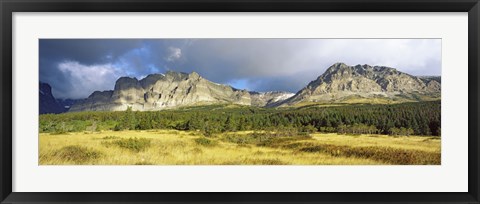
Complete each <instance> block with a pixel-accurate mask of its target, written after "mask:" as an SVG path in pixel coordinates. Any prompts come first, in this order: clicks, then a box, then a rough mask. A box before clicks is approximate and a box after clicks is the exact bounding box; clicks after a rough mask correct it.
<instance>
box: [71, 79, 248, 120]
mask: <svg viewBox="0 0 480 204" xmlns="http://www.w3.org/2000/svg"><path fill="white" fill-rule="evenodd" d="M223 103H225V104H229V103H232V104H240V105H251V98H250V94H249V92H247V91H245V90H238V89H234V88H232V87H231V86H228V85H222V84H217V83H213V82H211V81H208V80H206V79H204V78H202V77H201V76H200V75H198V74H197V73H195V72H193V73H191V74H186V73H179V72H171V71H169V72H167V73H166V74H165V75H163V74H153V75H149V76H147V77H145V78H144V79H142V80H140V81H139V80H137V79H136V78H129V77H121V78H120V79H118V80H117V82H116V84H115V88H114V90H113V91H103V92H99V91H96V92H94V93H92V94H91V95H90V96H89V97H88V98H87V99H85V100H84V101H82V102H78V103H76V104H75V105H73V106H72V107H71V108H70V111H72V112H74V111H119V110H126V109H127V107H132V109H133V110H140V111H147V110H161V109H165V108H174V107H181V106H191V105H208V104H223Z"/></svg>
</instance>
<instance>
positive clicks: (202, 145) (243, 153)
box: [39, 130, 441, 165]
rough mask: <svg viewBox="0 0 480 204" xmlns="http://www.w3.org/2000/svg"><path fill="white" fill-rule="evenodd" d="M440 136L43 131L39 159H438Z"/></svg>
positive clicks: (131, 162)
mask: <svg viewBox="0 0 480 204" xmlns="http://www.w3.org/2000/svg"><path fill="white" fill-rule="evenodd" d="M440 143H441V139H440V137H425V136H423V137H421V136H408V137H406V136H397V137H393V136H387V135H367V134H362V135H340V134H335V133H330V134H323V133H312V134H309V135H305V134H302V135H278V134H277V133H274V132H253V131H241V132H229V133H220V134H215V135H212V136H211V137H205V136H203V134H201V133H200V132H198V131H178V130H147V131H140V130H136V131H135V130H128V131H101V132H71V133H64V134H50V133H41V134H40V153H39V155H40V156H39V164H40V165H391V164H394V165H407V164H421V165H439V164H440V163H441V162H440V161H441V159H440V158H441V156H440V155H441V154H440Z"/></svg>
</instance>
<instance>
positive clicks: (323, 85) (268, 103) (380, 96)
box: [69, 63, 441, 112]
mask: <svg viewBox="0 0 480 204" xmlns="http://www.w3.org/2000/svg"><path fill="white" fill-rule="evenodd" d="M440 83H441V80H440V77H417V76H412V75H410V74H407V73H403V72H400V71H398V70H396V69H394V68H390V67H385V66H370V65H356V66H348V65H346V64H344V63H336V64H334V65H332V66H330V67H329V68H328V69H327V70H326V71H325V73H324V74H322V75H320V76H319V77H318V78H317V79H316V80H314V81H312V82H310V83H309V84H308V85H307V86H306V87H305V88H303V89H301V90H300V91H298V92H297V93H296V94H293V93H288V92H281V91H273V92H264V93H262V92H252V91H247V90H240V89H236V88H234V87H231V86H229V85H224V84H218V83H214V82H211V81H209V80H207V79H205V78H203V77H201V76H200V75H199V74H197V73H195V72H192V73H190V74H187V73H181V72H172V71H169V72H167V73H166V74H151V75H148V76H147V77H145V78H143V79H141V80H137V79H136V78H130V77H121V78H120V79H118V80H117V82H116V84H115V87H114V90H112V91H95V92H94V93H92V94H91V95H90V96H89V97H88V98H87V99H85V100H82V101H79V102H77V103H76V104H74V105H73V106H72V107H71V108H70V110H69V111H70V112H78V111H123V110H126V109H127V107H131V108H132V109H133V110H139V111H151V110H162V109H171V108H178V107H185V106H198V105H212V104H237V105H245V106H256V107H279V106H280V107H285V106H303V105H308V104H311V103H317V104H318V103H323V104H329V103H381V104H389V103H402V102H418V101H433V100H439V99H440V92H441V85H440Z"/></svg>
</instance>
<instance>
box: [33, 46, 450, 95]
mask: <svg viewBox="0 0 480 204" xmlns="http://www.w3.org/2000/svg"><path fill="white" fill-rule="evenodd" d="M440 57H441V41H440V40H435V39H412V40H405V39H398V40H397V39H378V40H375V39H365V40H362V39H163V40H162V39H146V40H139V39H125V40H122V39H117V40H101V39H99V40H94V39H92V40H88V39H84V40H75V39H66V40H54V39H48V40H47V39H46V40H40V80H42V81H45V82H47V83H50V84H51V85H52V87H53V92H54V94H55V96H56V97H59V98H83V97H87V96H88V95H89V94H90V93H91V92H93V91H95V90H106V89H112V88H113V86H114V83H115V80H116V79H117V78H118V77H120V76H133V77H137V78H141V77H144V76H146V75H148V74H152V73H164V72H165V71H167V70H173V71H182V72H187V73H189V72H192V71H195V72H198V73H199V74H200V75H202V76H203V77H205V78H207V79H209V80H211V81H214V82H217V83H228V84H231V85H233V86H235V87H238V88H246V89H249V90H255V91H274V90H279V91H290V92H296V91H298V90H299V89H301V88H302V87H304V86H305V85H306V84H307V83H308V82H310V81H312V80H314V79H315V78H317V77H318V76H319V75H320V74H322V73H323V72H324V71H325V69H327V68H328V67H329V66H330V65H331V64H333V63H335V62H345V63H346V64H349V65H356V64H370V65H385V66H391V67H395V68H397V69H399V70H401V71H404V72H407V73H410V74H414V75H440V72H441V69H440V66H441V58H440Z"/></svg>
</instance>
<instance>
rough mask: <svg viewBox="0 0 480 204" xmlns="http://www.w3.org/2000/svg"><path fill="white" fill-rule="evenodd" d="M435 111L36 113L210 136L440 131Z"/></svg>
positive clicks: (64, 120)
mask: <svg viewBox="0 0 480 204" xmlns="http://www.w3.org/2000/svg"><path fill="white" fill-rule="evenodd" d="M440 110H441V103H440V101H432V102H416V103H402V104H392V105H366V104H364V105H345V106H335V107H301V108H277V109H274V108H257V107H247V106H243V107H233V108H232V107H223V106H221V105H212V106H199V107H191V108H183V109H177V110H162V111H146V112H139V111H132V110H131V109H130V108H129V109H127V110H126V111H117V112H78V113H64V114H45V115H40V132H70V131H86V130H92V129H95V130H148V129H176V130H198V131H202V132H204V133H205V134H215V133H220V132H229V131H243V130H266V129H275V128H280V127H291V128H296V129H298V131H300V132H302V131H320V132H337V133H342V134H390V135H440V129H441V114H440Z"/></svg>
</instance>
